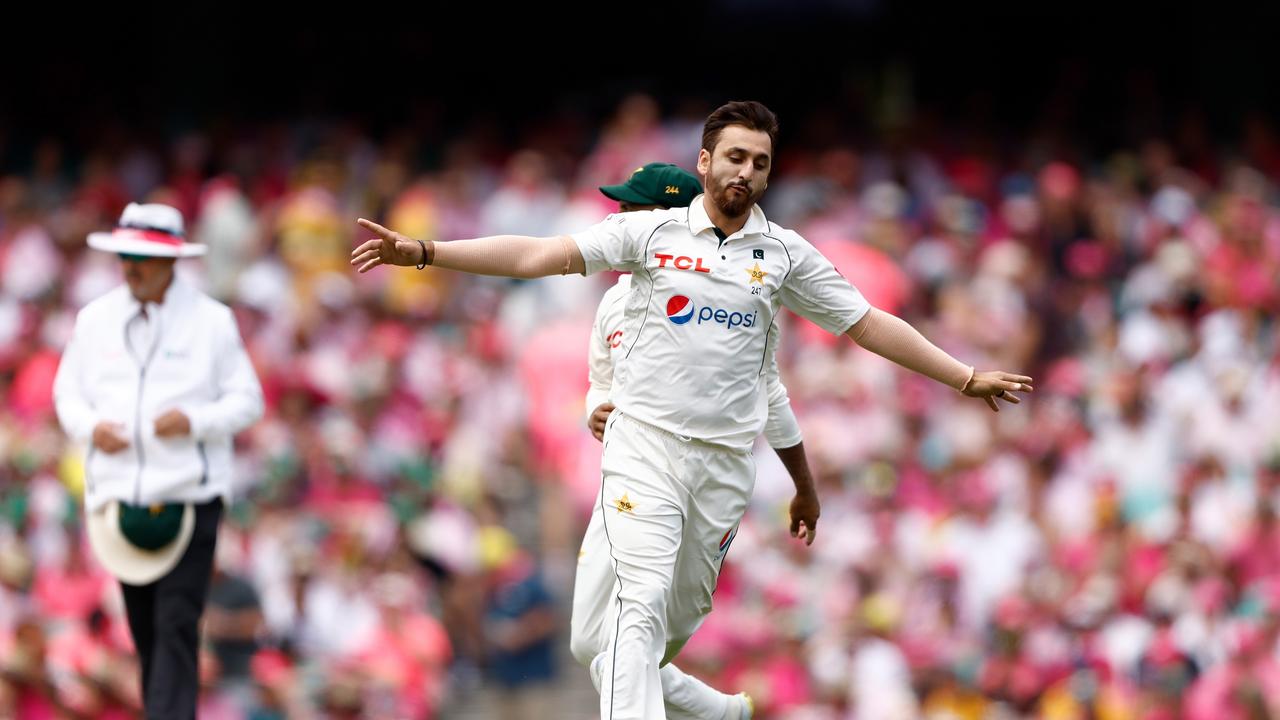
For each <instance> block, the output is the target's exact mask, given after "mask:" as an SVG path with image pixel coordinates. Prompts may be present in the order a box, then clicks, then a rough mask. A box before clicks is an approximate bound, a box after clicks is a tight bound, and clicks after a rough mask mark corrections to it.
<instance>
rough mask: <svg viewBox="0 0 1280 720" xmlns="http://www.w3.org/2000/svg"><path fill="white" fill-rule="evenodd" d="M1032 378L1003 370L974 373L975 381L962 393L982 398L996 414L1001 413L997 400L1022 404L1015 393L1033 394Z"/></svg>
mask: <svg viewBox="0 0 1280 720" xmlns="http://www.w3.org/2000/svg"><path fill="white" fill-rule="evenodd" d="M1034 389H1035V388H1033V387H1031V378H1030V377H1028V376H1026V375H1014V374H1013V373H1007V372H1004V371H1001V370H991V371H989V372H980V373H974V374H973V379H972V380H970V381H969V384H968V385H965V386H964V390H961V391H960V392H962V393H964V394H965V395H968V396H969V397H980V398H982V399H983V400H985V401H986V403H987V406H988V407H990V408H991V409H992V410H993V411H995V412H1000V406H999V405H997V404H996V398H1000V399H1001V400H1004V401H1005V402H1007V403H1012V404H1014V405H1017V404H1018V403H1020V402H1022V401H1021V400H1020V399H1018V396H1017V395H1014V393H1015V392H1031V391H1032V390H1034Z"/></svg>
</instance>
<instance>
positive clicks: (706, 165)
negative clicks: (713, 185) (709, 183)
mask: <svg viewBox="0 0 1280 720" xmlns="http://www.w3.org/2000/svg"><path fill="white" fill-rule="evenodd" d="M710 169H711V153H709V152H707V149H706V148H703V149H701V150H699V151H698V174H699V175H701V176H702V177H704V178H705V177H706V176H707V172H708V171H709V170H710ZM704 184H705V183H704Z"/></svg>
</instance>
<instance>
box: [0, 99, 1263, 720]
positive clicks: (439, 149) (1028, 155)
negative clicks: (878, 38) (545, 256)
mask: <svg viewBox="0 0 1280 720" xmlns="http://www.w3.org/2000/svg"><path fill="white" fill-rule="evenodd" d="M709 109H710V108H709V107H708V108H701V107H698V106H696V105H695V106H691V107H689V108H687V109H682V110H681V111H679V112H668V113H664V112H663V111H662V109H661V108H660V106H659V104H658V103H657V102H655V101H654V100H653V99H651V98H648V97H645V96H633V97H630V98H628V99H626V100H625V101H623V102H622V103H621V104H620V105H619V106H618V107H617V109H616V112H615V113H614V114H613V115H612V116H611V117H609V118H607V119H605V120H604V121H602V122H600V123H599V124H598V125H596V126H586V127H584V126H580V125H574V124H572V123H570V124H564V125H556V124H553V123H542V124H536V123H535V124H531V125H530V126H529V127H528V128H526V129H525V130H524V131H523V132H521V133H517V134H516V135H515V136H509V135H506V136H504V134H503V133H502V132H499V131H498V130H497V129H496V128H494V127H490V126H487V125H484V124H477V125H474V126H470V127H467V128H463V129H460V130H459V131H458V132H456V133H452V134H451V135H449V136H448V137H446V138H444V139H439V138H427V137H422V136H419V135H418V134H416V133H414V132H412V131H410V130H404V131H392V132H386V133H381V134H379V136H377V137H376V138H375V136H374V135H373V134H371V133H367V132H365V131H364V130H362V129H361V128H360V127H359V126H358V125H355V124H350V123H341V122H335V123H321V122H307V121H301V120H300V121H298V122H297V123H294V124H261V125H245V126H244V127H231V128H228V127H218V128H213V129H205V130H200V131H189V132H183V133H177V134H175V135H174V136H172V137H170V138H167V139H165V140H163V141H161V140H159V139H157V138H146V139H144V138H131V137H128V136H127V135H124V136H121V137H111V138H110V139H109V140H104V141H103V142H101V143H100V144H97V145H95V146H91V147H70V146H68V145H65V144H63V143H61V142H59V141H58V140H56V139H45V140H42V141H40V142H38V143H36V144H35V145H33V147H32V148H31V152H30V157H29V158H27V159H26V160H25V161H24V162H23V163H22V166H21V168H20V169H18V170H16V171H14V172H12V173H9V174H0V717H21V718H33V719H40V718H62V717H76V718H82V717H83V718H90V717H102V718H111V717H130V716H131V715H132V713H133V712H134V711H135V709H136V707H137V704H138V691H137V687H136V685H137V683H136V665H135V664H134V661H133V660H132V659H131V655H130V648H129V642H130V641H129V635H128V632H127V627H126V626H125V620H124V616H123V611H122V602H121V599H120V596H119V591H118V587H117V586H116V584H115V582H114V581H113V580H112V579H111V578H109V577H108V576H106V575H105V574H104V573H103V571H102V570H101V569H100V568H99V567H98V566H97V565H96V563H95V561H94V560H93V558H92V555H91V554H90V553H89V552H88V550H87V546H86V543H85V540H84V538H83V535H82V527H81V522H80V512H81V511H80V509H79V505H78V502H79V498H80V494H81V483H82V480H83V471H82V467H81V457H82V450H83V449H82V448H78V447H73V446H70V445H68V443H67V442H66V440H65V439H64V437H63V436H62V434H61V432H60V430H59V428H58V426H57V422H56V419H55V418H54V415H53V410H52V401H51V397H50V386H51V383H52V378H53V375H54V372H55V370H56V368H57V364H58V358H59V352H60V350H61V348H62V347H63V345H64V344H65V342H66V340H67V337H68V335H69V332H70V329H71V324H72V321H73V319H74V317H75V313H76V311H77V309H78V308H80V307H82V306H83V305H85V304H86V303H87V302H88V301H90V300H91V299H93V298H95V297H97V296H98V295H101V294H102V293H104V292H106V291H107V290H109V289H110V288H112V287H114V286H115V285H116V284H118V283H119V282H120V275H119V271H118V267H117V265H118V261H117V260H116V258H114V257H112V256H109V255H106V254H103V253H97V252H94V251H90V250H88V249H87V248H86V246H85V244H84V239H85V236H86V234H87V233H88V232H90V231H93V230H98V229H103V228H106V227H109V226H110V225H111V224H112V223H113V221H114V219H115V218H116V217H117V216H118V215H119V213H120V211H121V209H122V208H123V206H124V204H125V203H126V202H128V201H131V200H140V201H141V200H146V201H152V202H164V203H169V204H172V205H174V206H176V207H178V208H180V209H181V210H182V211H183V213H184V214H185V216H186V218H187V223H188V227H189V229H190V230H189V234H190V235H191V237H192V239H193V240H195V241H197V242H204V243H207V244H208V245H209V247H210V252H209V255H208V256H207V258H205V259H203V260H200V261H184V263H182V264H180V265H179V268H180V272H183V273H185V274H187V275H188V276H190V277H192V278H193V279H194V280H195V281H196V282H198V283H200V284H201V285H202V286H203V287H205V288H206V289H207V290H208V291H209V292H210V293H211V294H213V295H214V296H215V297H218V298H220V299H222V300H223V301H224V302H227V303H228V304H230V305H231V306H232V307H233V308H234V310H235V313H236V317H237V319H238V321H239V325H240V331H241V333H242V335H243V337H244V340H245V343H246V346H247V348H248V350H249V353H250V355H251V357H252V359H253V361H254V364H255V366H256V368H257V370H258V373H259V376H260V378H261V380H262V384H263V387H264V391H265V393H266V396H267V400H268V410H267V417H266V419H265V420H263V421H262V422H261V423H259V424H258V425H257V426H255V427H254V428H253V429H252V430H250V431H247V432H246V433H244V434H243V435H242V436H241V437H240V438H239V440H238V448H239V450H238V457H237V465H238V481H239V486H238V488H237V501H236V503H235V504H234V505H233V507H232V508H230V509H229V511H228V517H227V521H226V522H225V523H224V531H223V534H222V535H221V537H220V539H219V545H218V557H217V563H216V565H217V570H216V575H215V578H214V583H213V589H212V592H211V598H210V604H209V608H208V610H207V612H206V615H205V622H204V638H205V641H206V642H205V645H206V652H205V653H204V655H203V664H202V667H201V671H202V675H203V678H204V682H205V683H206V685H207V692H206V693H205V695H204V697H203V700H202V707H201V717H202V718H204V717H207V718H214V719H219V718H254V719H266V718H284V717H290V718H294V717H298V718H306V717H335V718H342V717H349V718H362V717H369V718H385V717H407V718H434V717H448V716H450V713H451V710H454V709H457V708H460V707H462V706H463V705H465V704H466V703H467V702H469V698H471V699H473V698H474V697H475V696H480V695H482V696H483V697H485V698H486V701H487V702H491V703H492V707H490V708H489V709H487V710H484V711H481V712H483V713H486V714H482V715H477V717H512V718H516V717H519V718H538V717H545V718H562V717H570V716H571V715H570V713H569V710H570V708H567V707H565V706H564V703H565V702H566V697H567V696H566V695H564V694H563V693H559V692H558V690H559V689H560V688H562V687H564V686H565V684H566V683H568V682H569V679H570V677H572V676H576V675H582V677H584V678H585V671H583V670H582V669H580V668H578V667H576V666H574V665H573V664H572V662H571V661H566V660H565V658H567V653H566V652H565V648H566V646H567V636H568V631H567V622H566V619H565V618H566V612H567V606H568V598H569V597H570V596H571V592H572V579H573V571H574V562H575V558H576V556H577V550H578V542H579V541H580V539H581V531H582V528H583V527H585V524H586V519H587V515H588V509H589V506H590V504H591V502H592V501H593V499H594V492H595V489H596V487H597V484H598V470H599V450H600V446H599V444H598V443H596V442H595V441H594V440H593V439H592V438H591V437H590V435H589V434H588V432H587V430H586V428H585V427H584V426H583V424H582V417H583V410H584V408H583V402H584V400H583V396H584V394H585V391H586V387H587V383H586V348H587V338H588V333H589V330H590V325H591V318H592V316H593V314H594V311H595V305H596V302H597V300H598V299H599V297H600V295H601V294H602V293H603V291H604V290H605V288H606V287H607V286H608V285H609V284H611V282H612V280H613V277H610V276H604V277H595V278H591V279H587V280H583V279H581V278H553V279H546V280H539V281H532V282H519V281H508V280H501V279H492V278H474V277H461V276H455V275H451V274H449V273H444V272H431V271H423V272H419V271H416V270H414V269H412V268H409V269H396V270H393V271H378V272H374V273H371V274H369V275H367V276H358V275H356V274H355V273H354V272H352V271H351V270H350V268H349V266H348V264H347V259H348V254H349V251H350V249H351V248H352V247H353V246H354V245H355V244H356V242H357V241H359V240H362V239H364V238H363V237H362V236H361V235H360V234H359V233H358V232H357V229H358V228H357V227H356V225H355V224H354V219H355V218H356V217H360V216H363V217H370V218H376V219H379V221H380V222H383V223H384V224H386V225H388V226H390V227H393V228H395V229H397V230H399V231H401V232H403V233H405V234H408V235H411V236H414V237H421V238H432V239H440V240H447V239H454V238H463V237H475V236H481V235H490V234H499V233H519V234H527V235H551V234H556V233H562V232H569V231H574V230H578V229H581V228H584V227H586V226H587V225H590V224H592V223H594V222H596V221H598V220H599V219H601V218H603V217H604V216H605V215H606V214H607V213H609V212H612V211H614V210H616V206H614V205H613V204H612V203H611V202H610V201H608V200H607V199H605V198H604V197H603V196H601V195H600V193H599V192H598V191H597V190H596V187H597V186H598V185H600V184H604V183H613V182H618V181H620V180H621V179H624V178H625V177H627V176H628V174H629V173H630V171H631V170H633V169H634V168H635V167H638V166H639V165H642V164H644V163H647V162H652V161H669V162H676V163H678V164H681V165H683V166H685V167H687V168H691V167H692V166H693V163H694V160H695V158H696V153H697V149H698V144H699V139H700V131H701V122H702V119H703V117H704V115H705V112H706V111H708V110H709ZM781 119H782V122H783V124H784V143H785V142H786V139H787V126H788V125H789V124H791V123H794V126H795V127H800V126H802V124H803V123H802V122H801V119H800V118H788V117H786V116H783V117H782V118H781ZM1242 137H1243V142H1241V143H1240V144H1239V146H1238V147H1232V148H1229V147H1226V146H1223V147H1221V148H1219V147H1214V146H1212V144H1209V145H1206V144H1205V143H1203V142H1201V143H1195V142H1191V141H1190V140H1187V139H1186V137H1181V139H1180V140H1179V141H1178V142H1171V141H1166V140H1161V139H1158V138H1153V139H1151V140H1149V141H1147V142H1145V143H1142V144H1140V145H1139V146H1136V147H1134V148H1131V149H1129V150H1126V151H1120V152H1115V153H1111V154H1108V155H1106V156H1097V157H1095V156H1088V155H1084V154H1081V153H1077V152H1071V151H1069V149H1067V148H1064V147H1055V146H1053V145H1052V144H1045V143H1026V144H1025V146H1019V147H1012V148H1005V147H1001V146H1000V145H999V143H998V142H997V140H998V139H996V138H987V140H988V141H989V142H988V143H987V145H985V146H984V145H983V144H981V143H950V142H947V141H945V140H944V139H942V138H941V137H934V136H930V135H927V134H923V135H916V136H913V135H912V134H910V133H906V132H885V133H884V134H883V135H882V136H878V137H876V138H874V139H871V140H859V141H857V142H850V143H848V144H841V143H839V142H836V143H823V146H821V147H812V146H810V144H807V143H804V142H803V141H801V140H800V139H799V138H797V142H796V143H795V145H794V146H789V145H785V144H784V145H783V146H782V147H781V148H780V151H781V152H780V155H779V157H778V160H777V163H776V166H775V170H774V174H773V176H772V177H771V182H770V189H769V190H768V192H767V193H766V196H765V198H764V202H763V206H764V209H765V211H766V213H768V215H769V216H770V218H771V220H773V221H775V222H778V223H780V224H782V225H784V226H787V227H791V228H793V229H795V230H797V231H799V232H800V233H801V234H802V235H804V236H805V237H806V238H807V239H808V240H809V241H810V242H812V243H813V244H814V245H816V246H817V247H818V248H819V249H820V250H822V251H823V252H824V253H825V254H826V255H827V256H828V257H829V258H831V260H832V261H833V262H834V263H835V264H836V266H837V267H838V268H839V269H840V270H841V271H842V272H843V273H844V274H845V276H846V277H848V278H849V279H850V280H851V281H852V282H853V283H854V284H855V285H857V286H858V287H859V288H860V289H861V290H862V291H863V293H864V294H865V295H866V296H867V297H868V299H869V300H870V301H871V302H872V304H874V305H876V306H877V307H880V308H882V309H885V310H887V311H890V312H894V313H897V314H899V315H901V316H903V317H905V318H907V319H908V320H909V321H911V322H912V323H913V324H915V325H916V326H917V327H918V328H920V329H921V330H922V331H923V332H924V333H925V335H926V336H928V337H929V338H931V339H932V340H934V341H935V342H936V343H938V344H939V345H941V346H942V347H944V348H945V349H947V350H948V351H950V352H951V353H952V354H954V355H956V356H957V357H960V358H962V359H965V360H966V361H967V362H970V363H973V364H975V365H977V366H978V367H980V368H983V367H986V368H990V367H998V368H1007V369H1010V370H1016V371H1025V372H1026V373H1027V374H1030V375H1033V376H1034V377H1035V379H1036V382H1035V385H1036V391H1035V393H1034V394H1032V395H1029V396H1027V397H1026V398H1025V399H1024V401H1023V403H1022V404H1021V405H1019V406H1016V407H1014V406H1004V408H1003V409H1002V411H1001V412H1000V413H999V414H993V413H991V412H990V411H989V410H988V409H987V408H986V407H985V405H983V404H982V403H980V402H978V401H974V400H971V399H966V398H964V397H962V396H960V395H959V394H958V393H955V392H954V391H951V390H948V389H947V388H945V387H941V386H939V385H936V384H933V383H931V382H930V381H927V380H925V379H923V378H920V377H916V376H911V375H909V374H906V373H905V372H903V371H900V370H898V369H897V368H896V367H895V366H893V365H891V364H890V363H888V362H887V361H884V360H882V359H880V358H878V357H876V356H873V355H871V354H869V353H867V352H865V351H862V350H860V349H858V348H857V347H856V346H854V345H852V344H851V343H848V342H846V341H842V340H837V339H835V338H831V337H829V336H827V335H825V334H824V333H823V332H822V331H820V330H818V329H817V328H816V327H814V326H811V325H809V324H808V323H806V322H805V321H803V320H800V319H799V318H796V317H794V316H790V315H787V317H786V318H785V320H784V327H783V342H782V344H781V350H780V362H781V365H782V368H783V379H784V381H785V382H786V384H787V386H788V388H789V390H790V395H791V399H792V403H793V405H794V407H795V410H796V412H797V415H798V416H799V418H800V422H801V426H802V427H803V429H804V431H805V447H806V449H807V451H808V455H809V459H810V463H811V464H812V466H813V469H814V471H815V475H816V477H817V478H818V485H819V491H820V494H821V499H822V508H823V512H822V517H821V520H820V522H819V524H818V532H817V541H816V542H815V544H814V545H813V546H812V547H811V548H806V547H804V546H803V544H802V543H801V542H798V541H796V540H794V539H792V538H790V537H789V536H788V533H787V522H786V509H787V505H788V502H789V501H790V482H789V479H788V478H787V476H786V474H785V472H784V470H783V469H782V467H781V464H780V463H779V462H778V461H777V460H776V458H775V457H773V455H772V453H771V452H770V451H769V450H768V448H767V447H765V446H763V445H761V446H760V447H759V448H758V450H757V458H758V463H759V466H760V474H759V478H758V481H757V486H756V494H755V498H754V500H753V504H752V507H751V509H750V510H749V511H748V514H747V517H746V519H745V520H744V522H743V524H742V528H741V531H740V532H739V534H738V539H737V541H736V543H735V544H734V548H733V551H732V552H731V553H730V554H729V556H728V560H727V563H726V568H725V570H724V572H723V574H722V577H721V580H720V584H719V587H718V590H717V593H716V597H715V611H714V612H713V613H712V614H711V616H710V618H709V619H708V621H707V623H706V624H705V625H704V627H703V628H702V630H700V631H699V633H698V634H697V635H695V637H694V638H693V640H692V641H691V642H690V644H689V645H688V647H687V648H686V650H685V651H684V653H683V654H682V655H681V663H682V666H683V667H684V668H685V669H687V670H689V671H692V672H694V673H695V674H698V675H700V676H702V677H704V678H706V679H708V680H709V681H710V682H712V683H713V684H714V685H716V686H717V687H719V688H720V689H722V690H725V691H728V692H737V691H740V690H745V691H747V692H749V693H751V694H752V695H753V696H754V698H755V699H756V703H757V707H758V708H759V709H760V711H761V714H762V716H764V717H770V718H791V719H793V720H828V719H830V720H836V719H841V720H843V719H845V718H860V719H872V720H894V719H896V718H930V719H943V718H945V719H948V720H953V719H954V720H961V719H962V720H979V719H982V718H1051V719H1054V720H1057V719H1063V720H1067V719H1074V718H1102V719H1108V720H1109V719H1117V720H1118V719H1121V718H1125V719H1128V718H1132V719H1134V720H1163V719H1166V718H1190V719H1192V720H1210V719H1223V718H1225V719H1227V720H1234V719H1236V718H1240V719H1245V718H1263V717H1272V716H1280V522H1277V515H1278V514H1280V359H1278V358H1280V352H1277V341H1278V335H1277V328H1276V324H1275V321H1274V318H1275V317H1276V313H1277V310H1280V282H1277V278H1278V277H1280V194H1277V186H1276V182H1277V181H1280V139H1277V137H1276V135H1275V134H1274V130H1273V128H1271V127H1270V126H1269V125H1268V124H1267V123H1265V122H1263V121H1261V120H1257V119H1253V120H1251V121H1250V123H1249V125H1248V127H1246V128H1245V130H1244V132H1243V134H1242ZM1193 139H1194V138H1193ZM974 147H985V149H983V150H978V151H975V150H973V149H972V148H974ZM575 682H576V680H575ZM574 710H575V712H583V713H584V715H583V716H584V717H589V716H590V713H592V712H593V706H592V705H591V703H590V698H589V696H588V701H587V704H586V707H585V708H581V709H574Z"/></svg>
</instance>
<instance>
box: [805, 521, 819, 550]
mask: <svg viewBox="0 0 1280 720" xmlns="http://www.w3.org/2000/svg"><path fill="white" fill-rule="evenodd" d="M805 531H806V532H805V536H804V544H805V547H808V546H810V545H812V544H813V539H814V537H816V536H817V534H818V528H816V527H813V526H810V527H807V528H805Z"/></svg>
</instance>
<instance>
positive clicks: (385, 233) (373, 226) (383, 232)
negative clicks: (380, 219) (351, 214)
mask: <svg viewBox="0 0 1280 720" xmlns="http://www.w3.org/2000/svg"><path fill="white" fill-rule="evenodd" d="M356 223H357V224H358V225H360V227H362V228H364V229H365V230H368V231H369V232H372V233H375V234H377V235H378V236H379V237H383V238H386V239H388V240H389V239H391V236H392V235H394V234H395V233H393V232H391V231H390V230H388V229H386V228H384V227H382V226H381V225H379V224H378V223H376V222H374V221H372V220H365V219H364V218H360V219H359V220H356Z"/></svg>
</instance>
